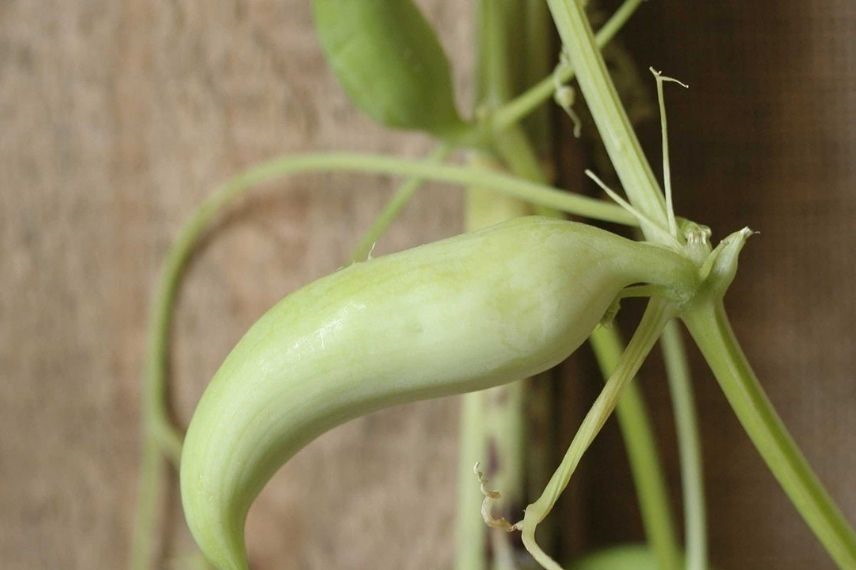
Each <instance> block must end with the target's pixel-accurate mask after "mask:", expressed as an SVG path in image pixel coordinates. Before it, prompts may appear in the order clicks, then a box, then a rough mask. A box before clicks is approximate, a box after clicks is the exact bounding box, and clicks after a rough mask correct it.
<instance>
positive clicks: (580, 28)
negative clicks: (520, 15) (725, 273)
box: [547, 0, 668, 241]
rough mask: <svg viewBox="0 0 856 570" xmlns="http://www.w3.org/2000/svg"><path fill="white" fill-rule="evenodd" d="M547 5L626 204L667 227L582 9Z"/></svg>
mask: <svg viewBox="0 0 856 570" xmlns="http://www.w3.org/2000/svg"><path fill="white" fill-rule="evenodd" d="M547 4H548V5H549V6H550V12H551V13H552V14H553V21H554V22H555V23H556V27H557V28H558V30H559V35H560V36H561V38H562V42H563V43H564V45H565V48H566V51H567V54H568V58H569V59H570V61H571V65H572V67H573V68H574V69H575V70H576V73H577V81H578V82H579V85H580V89H581V90H582V92H583V95H584V96H585V99H586V103H587V104H588V107H589V110H590V111H591V114H592V117H593V118H594V121H595V124H596V125H597V128H598V131H600V134H601V138H602V139H603V142H604V145H605V147H606V151H607V153H608V154H609V158H610V160H611V161H612V164H613V166H614V167H615V171H616V173H617V174H618V177H619V178H620V179H621V183H622V185H623V186H624V190H625V192H626V193H627V196H628V197H629V198H630V203H631V204H633V205H634V206H635V207H636V208H637V209H638V210H640V211H641V212H642V213H643V214H645V215H646V216H647V217H649V218H651V220H653V221H654V222H655V223H656V224H659V225H660V226H661V227H668V225H667V224H668V216H667V214H666V207H665V199H664V198H663V193H662V191H661V190H660V186H659V184H658V183H657V180H656V179H655V178H654V174H653V173H652V171H651V165H650V164H649V163H648V160H647V159H646V158H645V155H644V154H643V153H642V147H641V146H640V144H639V140H638V139H637V138H636V133H635V132H634V131H633V127H632V126H631V125H630V119H628V118H627V113H626V112H625V110H624V107H623V106H622V104H621V100H620V99H619V97H618V93H617V91H616V89H615V85H614V84H613V82H612V79H611V78H610V76H609V73H608V72H607V70H606V64H605V63H604V61H603V57H602V56H601V54H600V50H599V49H598V47H597V43H596V42H595V39H594V35H593V34H592V30H591V26H590V25H589V22H588V19H587V18H586V15H585V11H584V10H583V7H582V5H581V4H580V3H579V2H578V1H577V0H547ZM642 231H643V232H644V233H645V237H646V238H647V239H649V240H651V241H663V239H662V237H661V236H659V235H658V233H657V232H656V231H655V230H654V228H652V227H651V225H650V224H648V223H642Z"/></svg>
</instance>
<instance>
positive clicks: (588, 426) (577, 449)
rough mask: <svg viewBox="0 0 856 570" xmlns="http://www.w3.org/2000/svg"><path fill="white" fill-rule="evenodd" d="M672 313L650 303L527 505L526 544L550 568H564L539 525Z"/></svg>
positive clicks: (662, 304)
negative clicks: (538, 532)
mask: <svg viewBox="0 0 856 570" xmlns="http://www.w3.org/2000/svg"><path fill="white" fill-rule="evenodd" d="M672 316H673V309H672V306H671V305H669V304H667V303H665V302H664V301H661V300H659V299H656V298H654V299H652V300H651V301H650V302H649V303H648V307H647V308H646V310H645V314H644V315H643V316H642V321H641V322H640V323H639V326H638V328H637V330H636V333H634V335H633V338H631V339H630V343H629V344H628V345H627V350H625V351H624V354H622V356H621V359H620V362H619V363H618V366H617V367H616V368H615V371H614V372H613V374H612V375H610V377H609V380H607V382H606V384H605V385H604V387H603V390H602V391H601V393H600V395H599V396H598V397H597V400H595V402H594V404H593V405H592V407H591V409H590V410H589V412H588V413H587V414H586V416H585V418H584V419H583V421H582V424H580V427H579V429H578V430H577V433H576V435H574V438H573V440H572V441H571V445H570V447H569V448H568V451H567V452H566V453H565V457H564V458H563V459H562V462H561V464H560V465H559V468H558V469H556V472H555V473H554V474H553V477H551V478H550V482H549V483H548V484H547V487H546V488H545V489H544V493H543V494H542V495H541V497H539V498H538V500H537V501H535V502H534V503H532V504H531V505H529V506H528V507H527V508H526V515H525V516H524V518H523V523H522V526H521V530H522V536H523V544H524V545H525V546H526V549H527V550H528V551H529V552H530V553H531V554H532V556H533V557H534V558H535V560H537V561H538V563H539V564H541V565H542V566H543V567H544V568H547V569H548V570H561V567H560V566H559V565H558V564H556V563H555V562H554V561H553V559H552V558H550V557H549V556H547V554H545V553H544V552H543V550H541V548H540V547H539V546H538V544H537V542H536V540H535V529H536V527H537V526H538V524H539V523H540V522H541V521H542V520H544V518H545V517H546V516H547V514H549V512H550V511H551V510H552V508H553V506H554V505H555V504H556V501H557V500H558V499H559V496H560V495H561V493H562V492H563V491H564V490H565V488H566V487H567V486H568V483H569V482H570V480H571V476H572V475H573V473H574V471H575V470H576V467H577V465H578V464H579V462H580V459H582V456H583V454H584V453H585V451H586V450H587V449H588V448H589V446H590V445H591V443H592V442H593V441H594V438H595V437H596V436H597V434H598V433H599V432H600V430H601V428H602V427H603V424H604V423H606V420H607V418H609V416H610V414H611V413H612V410H613V409H614V408H615V406H616V404H617V403H618V401H619V400H620V397H621V395H622V391H623V388H624V387H625V386H626V385H627V383H628V382H629V381H630V380H631V379H632V378H633V376H635V375H636V373H637V372H638V371H639V368H640V367H641V366H642V363H643V362H644V360H645V357H646V356H647V355H648V353H649V352H650V351H651V348H652V347H653V346H654V343H656V342H657V338H658V337H659V336H660V332H662V330H663V326H665V324H666V323H667V322H668V320H669V319H670V318H671V317H672Z"/></svg>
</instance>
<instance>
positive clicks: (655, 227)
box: [585, 169, 680, 249]
mask: <svg viewBox="0 0 856 570" xmlns="http://www.w3.org/2000/svg"><path fill="white" fill-rule="evenodd" d="M585 174H586V176H588V177H589V178H590V179H591V180H593V181H594V183H595V184H597V185H598V186H600V189H601V190H603V191H604V192H606V194H607V196H609V197H610V198H612V200H613V201H614V202H615V203H616V204H618V205H619V206H621V207H622V208H624V209H625V210H627V211H628V212H629V213H630V214H631V215H632V216H633V217H634V218H636V219H637V220H639V221H640V222H641V223H642V224H648V227H649V228H650V229H651V230H652V231H653V232H655V233H656V234H657V235H659V236H660V237H661V239H662V241H663V242H665V243H668V244H669V245H671V246H673V247H674V248H676V249H677V248H679V247H680V245H679V244H678V243H677V241H676V240H675V237H674V235H673V234H672V233H671V232H669V230H667V229H665V228H664V227H662V226H661V225H660V223H659V222H657V221H655V220H652V219H651V218H649V217H648V216H647V215H646V214H643V213H642V212H640V211H639V210H637V209H636V208H634V207H633V206H631V205H630V203H629V202H628V201H627V200H625V199H624V198H622V197H621V195H619V194H618V192H616V191H615V190H613V189H612V188H610V187H609V186H607V185H606V183H605V182H604V181H603V180H601V179H600V178H598V176H597V175H596V174H595V173H594V172H592V171H591V170H589V169H586V171H585Z"/></svg>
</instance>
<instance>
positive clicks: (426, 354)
mask: <svg viewBox="0 0 856 570" xmlns="http://www.w3.org/2000/svg"><path fill="white" fill-rule="evenodd" d="M695 279H696V270H695V267H694V266H693V265H692V264H691V263H690V262H689V261H687V260H686V259H685V258H683V257H682V256H680V255H678V254H676V253H674V252H672V251H670V250H667V249H665V248H661V247H658V246H653V245H648V244H641V243H638V242H633V241H630V240H627V239H624V238H621V237H618V236H616V235H614V234H611V233H608V232H605V231H603V230H599V229H596V228H593V227H591V226H586V225H582V224H576V223H572V222H566V221H561V220H553V219H548V218H541V217H526V218H517V219H515V220H512V221H509V222H505V223H503V224H499V225H497V226H493V227H491V228H487V229H485V230H481V231H478V232H475V233H471V234H464V235H461V236H457V237H454V238H451V239H447V240H443V241H439V242H435V243H432V244H429V245H424V246H421V247H417V248H414V249H411V250H407V251H404V252H401V253H398V254H394V255H389V256H386V257H380V258H376V259H373V260H371V261H368V262H365V263H359V264H355V265H351V266H349V267H347V268H345V269H342V270H340V271H338V272H336V273H334V274H332V275H330V276H327V277H325V278H323V279H320V280H318V281H316V282H314V283H311V284H310V285H308V286H306V287H304V288H303V289H300V290H299V291H297V292H295V293H293V294H291V295H289V296H287V297H285V298H284V299H283V300H282V301H280V302H279V303H278V304H277V305H276V306H274V307H273V308H272V309H270V310H269V311H268V312H267V313H266V314H265V315H264V316H262V317H261V319H259V320H258V322H256V323H255V324H254V325H253V327H252V328H251V329H250V330H249V331H248V332H247V334H246V335H245V336H244V338H243V339H241V341H240V342H239V343H238V345H237V346H236V347H235V349H234V350H233V351H232V352H231V354H229V356H228V357H227V358H226V361H225V362H224V363H223V365H222V367H221V368H220V370H219V371H218V372H217V374H216V375H215V377H214V379H213V380H212V382H211V384H210V386H209V387H208V389H207V390H206V391H205V393H204V395H203V397H202V399H201V401H200V403H199V405H198V407H197V409H196V411H195V413H194V415H193V419H192V421H191V423H190V427H189V430H188V432H187V439H186V441H185V445H184V452H183V455H182V461H181V494H182V501H183V504H184V511H185V516H186V518H187V522H188V524H189V526H190V529H191V531H192V532H193V535H194V537H195V538H196V541H197V542H198V544H199V546H200V547H201V548H202V551H203V552H204V553H205V555H206V556H207V557H208V558H209V560H210V561H211V562H213V563H214V564H216V565H217V567H218V568H220V569H221V570H238V569H246V568H247V562H246V554H245V546H244V536H243V529H244V521H245V518H246V515H247V511H248V509H249V507H250V504H251V503H252V501H253V500H254V499H255V497H256V496H257V495H258V493H259V492H260V491H261V489H262V487H263V486H264V485H265V483H266V482H267V481H268V480H269V479H270V478H271V477H272V476H273V474H274V472H275V471H276V470H277V469H278V468H279V467H280V466H281V465H282V464H283V463H284V462H285V461H286V460H288V459H289V458H290V457H291V456H292V455H294V454H295V453H296V452H297V451H298V450H299V449H301V448H302V447H303V446H304V445H306V444H307V443H308V442H309V441H311V440H312V439H314V438H315V437H317V436H318V435H320V434H321V433H323V432H325V431H327V430H329V429H331V428H332V427H334V426H336V425H338V424H341V423H343V422H345V421H347V420H349V419H352V418H355V417H357V416H361V415H364V414H367V413H369V412H371V411H374V410H377V409H379V408H383V407H386V406H391V405H394V404H399V403H403V402H410V401H414V400H419V399H425V398H434V397H438V396H445V395H449V394H458V393H463V392H468V391H473V390H479V389H483V388H488V387H492V386H497V385H500V384H503V383H507V382H510V381H512V380H517V379H519V378H525V377H528V376H532V375H534V374H537V373H539V372H541V371H543V370H545V369H547V368H550V367H551V366H554V365H556V364H558V363H559V362H561V361H562V360H564V359H565V358H566V357H567V356H568V355H569V354H570V353H571V352H573V351H574V350H575V349H576V348H577V347H578V346H579V345H580V344H581V343H582V342H584V341H585V339H586V338H587V337H588V336H589V335H590V334H591V332H592V330H593V329H594V327H595V326H596V325H597V324H598V322H599V321H600V319H601V317H602V316H603V315H604V313H605V312H606V311H607V309H608V308H609V307H610V305H611V304H612V303H613V301H614V300H615V298H616V296H617V295H618V294H619V292H620V291H621V289H622V288H624V287H626V286H628V285H631V284H634V283H653V284H657V285H662V286H666V287H673V288H681V287H683V286H690V284H694V282H695Z"/></svg>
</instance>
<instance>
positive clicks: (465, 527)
mask: <svg viewBox="0 0 856 570" xmlns="http://www.w3.org/2000/svg"><path fill="white" fill-rule="evenodd" d="M478 396H479V393H478V392H476V393H475V394H465V395H464V397H463V398H461V424H460V425H461V429H460V437H459V441H460V444H459V445H460V447H459V449H458V500H457V503H456V504H457V512H456V513H455V516H456V520H455V543H456V548H455V568H456V569H458V570H484V569H485V568H487V552H486V550H485V546H486V544H485V543H486V541H485V537H486V535H487V530H488V529H487V527H486V526H485V524H484V521H483V520H482V517H481V514H480V511H479V509H481V504H482V500H483V499H484V497H483V495H482V494H481V492H480V491H479V486H478V484H477V483H476V480H475V478H474V477H473V465H475V464H476V462H478V461H481V460H482V459H483V457H484V450H485V445H484V429H483V424H484V418H483V416H484V413H483V409H482V402H481V398H480V397H478Z"/></svg>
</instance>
